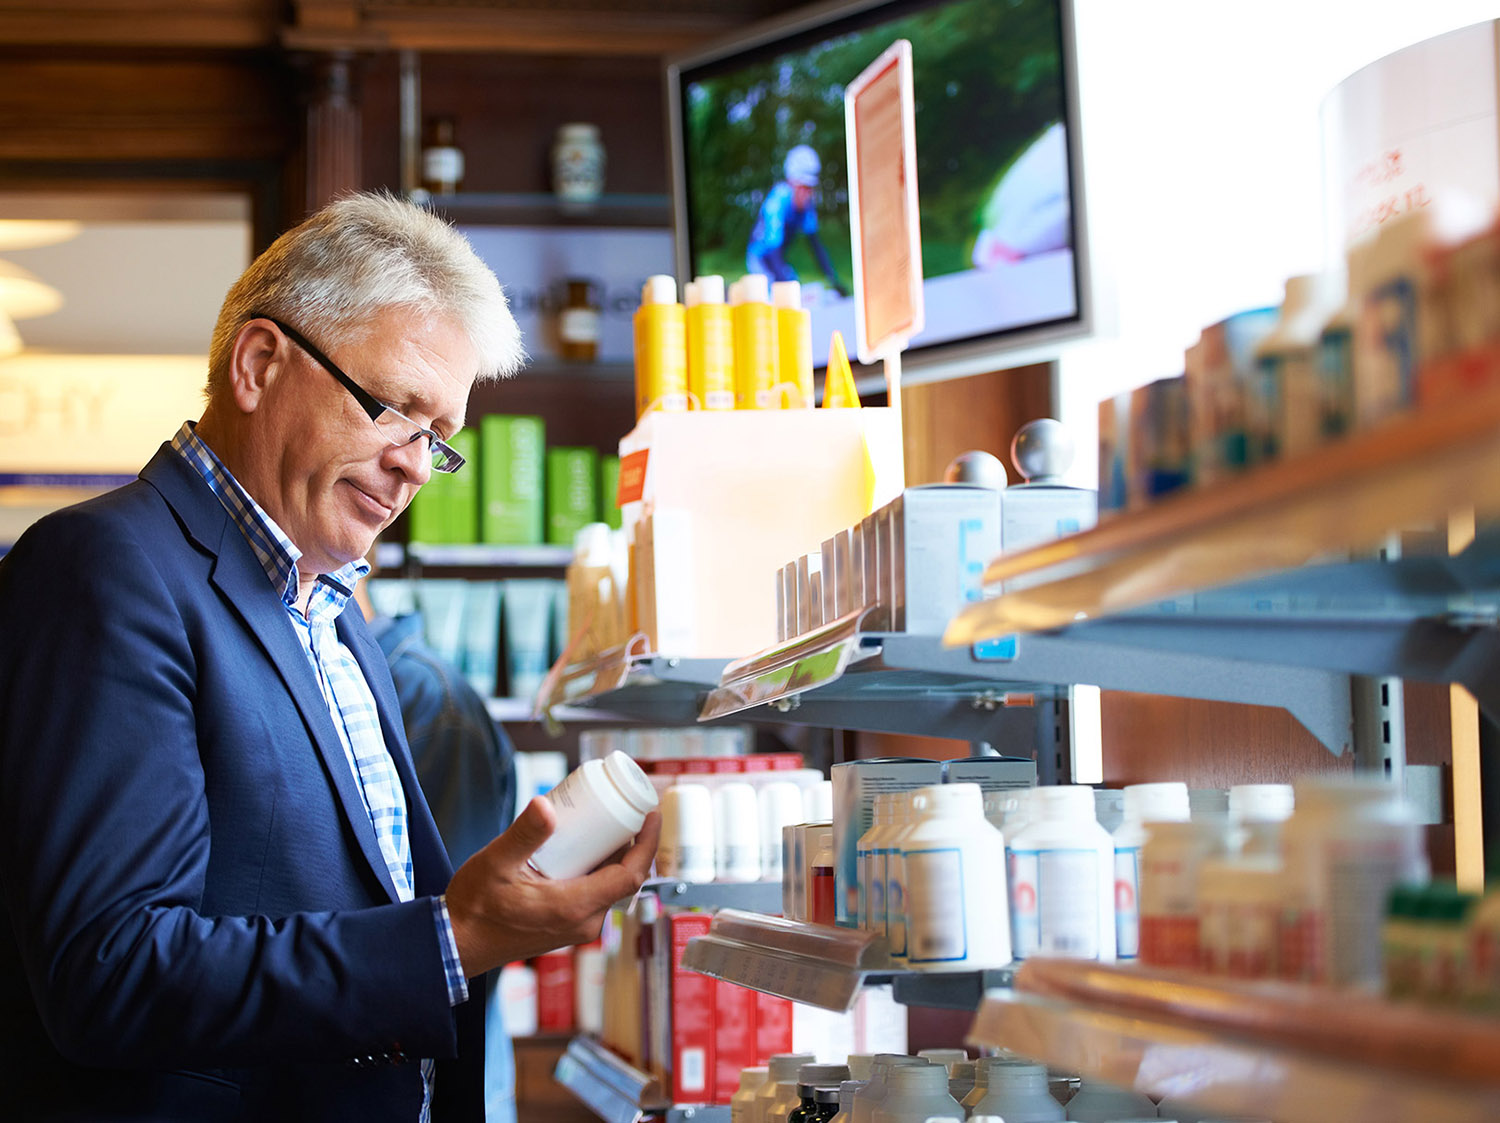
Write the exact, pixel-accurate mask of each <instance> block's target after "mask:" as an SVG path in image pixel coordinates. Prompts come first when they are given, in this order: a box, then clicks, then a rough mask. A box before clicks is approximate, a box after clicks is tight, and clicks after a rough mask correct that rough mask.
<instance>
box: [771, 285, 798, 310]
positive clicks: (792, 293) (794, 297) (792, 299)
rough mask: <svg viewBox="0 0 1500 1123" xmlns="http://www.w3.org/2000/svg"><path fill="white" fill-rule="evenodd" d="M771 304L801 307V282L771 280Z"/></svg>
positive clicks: (783, 306)
mask: <svg viewBox="0 0 1500 1123" xmlns="http://www.w3.org/2000/svg"><path fill="white" fill-rule="evenodd" d="M771 304H772V305H773V306H775V307H777V308H801V307H802V285H801V283H800V282H797V281H772V282H771Z"/></svg>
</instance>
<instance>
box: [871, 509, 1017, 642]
mask: <svg viewBox="0 0 1500 1123" xmlns="http://www.w3.org/2000/svg"><path fill="white" fill-rule="evenodd" d="M1001 494H1002V493H1001V492H998V491H996V490H994V489H993V488H987V487H972V486H969V485H966V484H929V485H927V486H924V487H912V488H907V489H906V491H904V492H902V494H901V495H899V496H897V497H896V498H895V499H893V500H892V501H891V502H890V504H888V506H889V509H890V514H889V519H890V524H889V534H890V542H891V558H892V565H891V567H890V577H891V592H890V601H889V603H890V606H891V617H892V630H893V631H897V632H906V633H907V634H909V635H917V636H940V635H942V634H943V632H944V631H946V630H947V627H948V623H949V621H951V620H952V619H953V617H954V616H956V615H957V614H958V611H959V609H961V608H963V606H964V605H965V604H968V603H969V602H970V601H974V600H978V599H979V598H980V597H981V596H982V595H983V577H984V569H985V566H987V565H989V563H990V562H991V561H992V560H993V559H994V558H995V555H997V554H998V553H1000V502H1001V500H1000V496H1001Z"/></svg>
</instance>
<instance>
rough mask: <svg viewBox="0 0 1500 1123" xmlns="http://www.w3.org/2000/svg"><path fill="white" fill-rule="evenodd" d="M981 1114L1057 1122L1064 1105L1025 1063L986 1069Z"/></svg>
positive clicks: (1042, 1073)
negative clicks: (987, 1075) (1048, 1091)
mask: <svg viewBox="0 0 1500 1123" xmlns="http://www.w3.org/2000/svg"><path fill="white" fill-rule="evenodd" d="M1039 790H1041V791H1046V790H1047V789H1045V788H1042V789H1039ZM1084 790H1085V791H1087V790H1088V789H1084ZM981 1115H998V1116H1000V1117H1001V1118H1003V1119H1004V1120H1005V1123H1056V1121H1057V1120H1059V1119H1062V1118H1064V1112H1063V1105H1062V1104H1060V1103H1058V1102H1057V1101H1056V1100H1054V1099H1053V1098H1052V1097H1051V1096H1050V1095H1048V1094H1047V1069H1046V1068H1045V1067H1044V1066H1043V1065H1038V1064H1026V1063H1021V1064H1006V1065H996V1066H993V1067H992V1068H991V1069H990V1070H989V1078H988V1083H987V1085H986V1087H985V1091H984V1096H983V1097H982V1098H981V1099H979V1100H978V1101H977V1102H976V1103H975V1104H974V1107H973V1111H972V1115H971V1117H972V1118H976V1119H977V1118H978V1117H979V1116H981Z"/></svg>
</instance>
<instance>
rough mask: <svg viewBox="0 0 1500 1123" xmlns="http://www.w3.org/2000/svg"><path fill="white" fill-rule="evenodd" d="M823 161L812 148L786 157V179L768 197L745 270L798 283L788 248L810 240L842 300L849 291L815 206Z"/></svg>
mask: <svg viewBox="0 0 1500 1123" xmlns="http://www.w3.org/2000/svg"><path fill="white" fill-rule="evenodd" d="M822 170H823V165H822V161H821V160H819V159H818V154H817V152H815V151H814V150H813V149H812V147H811V146H810V145H806V144H799V145H797V146H796V147H795V148H793V149H792V150H791V151H790V152H788V153H787V154H786V163H785V165H784V166H783V174H784V178H783V179H782V180H781V181H780V182H779V183H777V184H776V186H775V187H773V188H771V190H770V191H769V192H768V193H767V195H766V198H765V202H763V203H761V205H760V213H759V214H758V215H757V216H756V219H755V228H754V230H752V231H751V232H750V243H749V245H748V246H746V247H745V268H746V270H747V271H748V272H751V273H764V274H765V275H766V276H768V277H770V278H771V280H773V281H795V280H797V271H796V270H795V269H793V268H792V266H791V265H790V263H788V261H787V259H786V251H787V248H788V247H789V246H790V245H791V244H792V242H793V241H794V240H795V239H796V237H797V235H798V234H805V235H806V236H807V242H808V245H809V246H810V247H811V248H812V252H813V256H814V257H816V258H817V259H818V265H819V266H820V267H821V268H822V270H823V272H824V274H825V275H826V276H827V277H828V284H829V286H830V287H832V288H833V289H834V291H835V292H837V293H838V294H839V295H840V296H848V295H849V290H848V289H847V288H846V287H845V286H844V283H843V282H842V281H841V280H839V277H838V273H837V272H836V271H835V270H834V267H833V262H832V261H831V260H830V259H829V257H828V250H827V248H826V247H825V246H824V245H823V241H822V239H820V238H819V237H818V212H817V210H816V209H815V208H814V206H813V196H814V194H815V193H816V191H817V187H818V177H819V175H820V174H821V172H822Z"/></svg>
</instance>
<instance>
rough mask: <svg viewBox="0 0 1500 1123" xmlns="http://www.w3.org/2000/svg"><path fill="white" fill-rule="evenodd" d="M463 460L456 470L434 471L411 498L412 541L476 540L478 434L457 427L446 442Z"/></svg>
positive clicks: (457, 542)
mask: <svg viewBox="0 0 1500 1123" xmlns="http://www.w3.org/2000/svg"><path fill="white" fill-rule="evenodd" d="M448 443H449V444H450V445H452V446H453V448H454V450H455V451H456V452H458V454H459V455H460V456H462V457H463V458H464V460H465V461H466V462H467V463H465V464H464V466H463V467H462V468H460V469H459V470H458V471H457V472H434V473H432V476H431V478H430V479H428V481H427V482H426V483H425V484H423V485H422V487H421V489H420V490H419V491H418V492H417V494H416V495H415V496H414V497H413V499H412V501H411V508H410V510H411V515H410V520H411V521H410V533H409V535H408V537H409V538H410V540H411V541H412V542H423V543H427V544H429V545H450V546H451V545H467V544H469V543H471V542H478V541H479V465H478V464H477V463H475V461H476V460H477V458H478V453H479V434H478V433H476V432H474V431H473V430H472V429H461V430H459V431H458V432H457V433H455V434H453V439H452V440H450V441H449V442H448Z"/></svg>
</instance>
